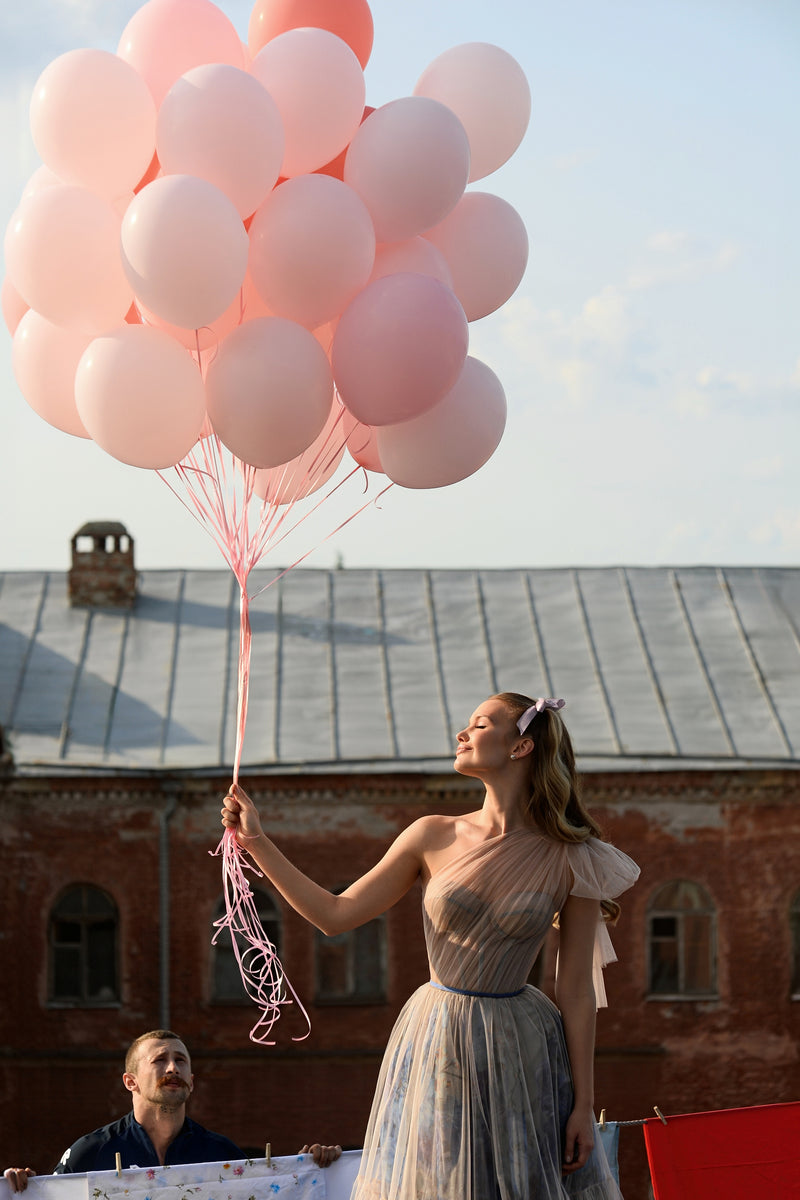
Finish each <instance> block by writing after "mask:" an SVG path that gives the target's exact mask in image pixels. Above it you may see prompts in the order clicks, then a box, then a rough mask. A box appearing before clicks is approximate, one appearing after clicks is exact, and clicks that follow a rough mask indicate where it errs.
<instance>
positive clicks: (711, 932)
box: [648, 879, 717, 997]
mask: <svg viewBox="0 0 800 1200" xmlns="http://www.w3.org/2000/svg"><path fill="white" fill-rule="evenodd" d="M648 932H649V936H648V950H649V966H648V972H649V992H650V995H651V996H672V997H678V996H680V997H698V996H715V995H716V992H717V979H716V958H717V947H716V909H715V907H714V902H713V900H712V899H711V897H710V896H709V894H708V892H707V891H706V889H705V888H704V887H701V886H700V884H699V883H692V882H690V881H689V880H686V879H676V880H673V881H672V882H671V883H665V884H664V886H663V887H660V888H659V889H658V891H657V892H656V893H655V894H654V895H653V896H652V898H651V900H650V904H649V906H648Z"/></svg>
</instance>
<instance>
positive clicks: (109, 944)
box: [48, 883, 119, 1007]
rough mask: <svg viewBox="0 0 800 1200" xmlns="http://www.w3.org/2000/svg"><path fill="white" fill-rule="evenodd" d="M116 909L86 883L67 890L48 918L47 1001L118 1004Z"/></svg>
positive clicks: (106, 898)
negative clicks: (48, 974) (48, 979)
mask: <svg viewBox="0 0 800 1200" xmlns="http://www.w3.org/2000/svg"><path fill="white" fill-rule="evenodd" d="M118 923H119V918H118V914H117V906H116V904H115V903H114V901H113V900H112V899H111V897H110V896H109V895H107V893H106V892H103V891H101V890H100V888H96V887H91V885H89V884H87V883H83V884H78V885H77V886H75V887H71V888H69V890H68V891H66V892H64V893H63V895H62V896H61V897H60V899H58V900H57V901H56V903H55V904H54V905H53V908H52V911H51V913H50V928H49V939H48V940H49V945H50V982H49V999H50V1001H51V1003H53V1004H71V1005H75V1006H87V1007H88V1006H90V1005H95V1004H97V1005H102V1004H115V1003H117V1002H118V1001H119V984H118V968H117V927H118Z"/></svg>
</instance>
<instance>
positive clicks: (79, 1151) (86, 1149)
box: [53, 1112, 245, 1175]
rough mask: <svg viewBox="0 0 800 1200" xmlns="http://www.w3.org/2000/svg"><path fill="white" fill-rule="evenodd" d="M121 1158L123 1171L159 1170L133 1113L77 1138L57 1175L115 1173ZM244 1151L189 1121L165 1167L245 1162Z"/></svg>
mask: <svg viewBox="0 0 800 1200" xmlns="http://www.w3.org/2000/svg"><path fill="white" fill-rule="evenodd" d="M117 1154H119V1156H120V1159H121V1162H122V1166H123V1168H126V1167H158V1166H160V1165H161V1164H160V1163H159V1161H158V1155H157V1154H156V1152H155V1149H154V1148H153V1143H152V1142H151V1141H150V1138H149V1136H148V1135H147V1132H146V1131H145V1129H144V1127H143V1126H142V1125H140V1124H139V1122H138V1121H137V1120H136V1118H135V1117H134V1115H133V1113H132V1112H129V1113H128V1115H127V1116H126V1117H121V1118H120V1119H119V1121H112V1123H111V1124H110V1125H103V1126H102V1128H101V1129H95V1130H94V1132H93V1133H87V1134H86V1135H85V1136H84V1137H82V1138H78V1140H77V1142H75V1143H74V1144H73V1145H72V1146H70V1148H69V1150H67V1151H65V1153H64V1154H63V1156H62V1158H61V1161H60V1163H59V1164H58V1166H57V1167H56V1168H55V1169H54V1171H53V1174H54V1175H66V1174H84V1173H85V1172H87V1171H113V1170H115V1169H116V1165H117V1161H116V1156H117ZM244 1157H245V1156H244V1154H242V1152H241V1150H240V1149H239V1147H238V1146H237V1145H235V1144H234V1143H233V1142H232V1141H231V1140H230V1138H226V1137H223V1136H222V1134H219V1133H211V1132H210V1130H208V1129H204V1128H203V1126H202V1125H198V1124H197V1122H196V1121H190V1120H189V1118H188V1117H187V1118H186V1120H185V1121H184V1122H183V1126H182V1128H181V1130H180V1133H179V1134H178V1136H177V1137H176V1138H175V1140H174V1141H173V1142H170V1144H169V1146H168V1148H167V1153H166V1156H165V1164H166V1165H167V1166H174V1165H176V1164H178V1163H204V1162H225V1161H227V1160H228V1159H231V1158H234V1159H235V1158H244Z"/></svg>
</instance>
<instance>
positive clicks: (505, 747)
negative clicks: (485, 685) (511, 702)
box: [454, 698, 519, 776]
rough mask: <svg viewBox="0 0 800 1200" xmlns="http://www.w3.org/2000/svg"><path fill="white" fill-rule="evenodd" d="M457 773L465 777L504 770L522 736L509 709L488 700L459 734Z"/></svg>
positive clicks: (497, 702)
mask: <svg viewBox="0 0 800 1200" xmlns="http://www.w3.org/2000/svg"><path fill="white" fill-rule="evenodd" d="M457 738H458V745H457V747H456V760H455V764H454V765H455V769H456V770H457V771H458V772H459V773H460V774H462V775H479V776H480V775H483V774H485V773H486V772H487V771H496V770H498V769H499V768H500V767H504V766H505V765H506V764H507V762H508V761H509V758H510V757H511V751H512V748H513V745H514V742H515V741H517V740H518V738H519V733H518V731H517V727H516V725H515V724H514V720H513V718H512V716H511V714H510V713H509V712H508V709H507V708H506V707H505V705H504V704H503V703H502V702H501V701H500V700H497V699H494V698H493V699H491V700H486V701H485V702H484V703H483V704H481V705H480V706H479V707H478V708H476V709H475V712H474V713H473V714H472V716H471V717H470V719H469V724H468V725H467V726H466V727H465V728H464V729H462V730H461V731H460V732H459V733H458V734H457Z"/></svg>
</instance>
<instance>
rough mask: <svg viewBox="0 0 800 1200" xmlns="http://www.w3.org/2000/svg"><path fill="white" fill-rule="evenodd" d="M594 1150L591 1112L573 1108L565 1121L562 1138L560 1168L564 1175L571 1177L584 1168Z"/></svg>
mask: <svg viewBox="0 0 800 1200" xmlns="http://www.w3.org/2000/svg"><path fill="white" fill-rule="evenodd" d="M593 1148H594V1117H593V1115H592V1113H591V1111H589V1110H587V1111H583V1110H581V1111H579V1110H578V1109H576V1108H573V1110H572V1112H571V1113H570V1115H569V1120H568V1121H567V1129H566V1135H565V1138H564V1162H563V1165H562V1167H561V1170H562V1173H563V1174H564V1175H571V1174H572V1173H573V1171H579V1170H580V1169H581V1167H584V1166H586V1163H587V1161H588V1158H589V1155H590V1154H591V1152H592V1150H593Z"/></svg>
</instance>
